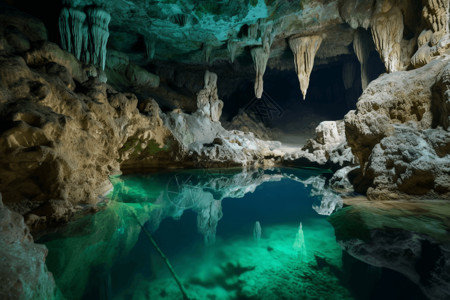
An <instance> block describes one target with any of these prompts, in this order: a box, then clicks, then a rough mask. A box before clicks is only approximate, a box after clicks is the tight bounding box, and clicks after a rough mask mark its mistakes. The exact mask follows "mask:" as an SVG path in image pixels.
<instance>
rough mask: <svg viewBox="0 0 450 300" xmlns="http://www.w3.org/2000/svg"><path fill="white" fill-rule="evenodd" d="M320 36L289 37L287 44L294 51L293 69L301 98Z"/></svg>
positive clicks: (317, 48) (304, 95)
mask: <svg viewBox="0 0 450 300" xmlns="http://www.w3.org/2000/svg"><path fill="white" fill-rule="evenodd" d="M322 39H323V38H322V36H318V35H315V36H305V37H299V38H291V39H289V46H290V48H291V50H292V52H293V53H294V63H295V71H296V72H297V76H298V81H299V83H300V89H301V90H302V94H303V100H305V98H306V92H307V90H308V86H309V76H310V75H311V71H312V69H313V66H314V58H315V56H316V53H317V50H319V47H320V44H321V43H322Z"/></svg>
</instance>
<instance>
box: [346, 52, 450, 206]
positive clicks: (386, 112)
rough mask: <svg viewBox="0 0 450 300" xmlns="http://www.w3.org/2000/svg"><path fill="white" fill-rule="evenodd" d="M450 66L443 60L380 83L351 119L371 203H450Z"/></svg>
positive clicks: (349, 129) (350, 137) (351, 137)
mask: <svg viewBox="0 0 450 300" xmlns="http://www.w3.org/2000/svg"><path fill="white" fill-rule="evenodd" d="M448 63H449V57H448V56H443V57H441V58H438V59H436V60H434V61H432V62H430V63H429V64H427V65H426V66H424V67H422V68H419V69H416V70H411V71H408V72H395V73H393V74H389V75H385V76H382V77H380V78H379V79H377V80H375V81H373V82H372V83H371V84H370V85H369V87H368V88H367V89H366V90H365V92H364V93H363V95H362V96H361V98H360V99H359V101H358V103H357V110H356V111H351V112H349V113H348V114H347V115H346V117H345V131H346V136H347V142H348V144H349V146H350V147H351V148H352V151H353V153H354V155H355V156H356V157H357V158H358V160H359V162H360V165H361V170H362V171H363V173H364V177H365V178H366V179H368V180H370V181H371V182H372V184H371V187H370V188H369V189H368V190H367V195H368V196H369V198H373V199H393V198H395V199H397V198H400V197H406V198H411V197H416V198H420V197H422V198H424V197H425V198H430V197H431V198H433V197H435V198H449V184H448V182H449V177H448V165H449V162H450V161H449V160H450V156H449V155H448V154H449V150H448V144H449V143H450V137H449V135H448V133H447V131H445V130H448V129H447V126H448V110H447V107H448V89H447V88H448V86H447V84H446V82H447V81H448V78H447V77H448V67H447V66H448ZM438 108H442V109H438ZM437 126H441V127H443V128H444V129H445V130H443V129H442V128H439V127H438V128H436V127H437Z"/></svg>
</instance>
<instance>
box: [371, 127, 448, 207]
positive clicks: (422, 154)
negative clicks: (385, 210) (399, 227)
mask: <svg viewBox="0 0 450 300" xmlns="http://www.w3.org/2000/svg"><path fill="white" fill-rule="evenodd" d="M449 172H450V133H449V132H447V131H444V130H442V129H427V130H423V131H421V130H417V128H414V127H413V126H403V125H396V126H395V133H394V135H392V136H389V137H386V138H384V139H382V140H381V142H380V143H379V144H377V145H376V146H375V147H374V149H373V150H372V155H371V156H370V159H369V162H368V166H367V170H366V173H367V176H370V177H372V178H373V187H371V188H369V189H368V191H367V195H368V197H370V198H371V199H380V200H384V199H386V198H389V199H408V198H412V197H415V196H420V198H421V199H424V198H428V199H444V198H445V199H450V185H449V182H450V175H449Z"/></svg>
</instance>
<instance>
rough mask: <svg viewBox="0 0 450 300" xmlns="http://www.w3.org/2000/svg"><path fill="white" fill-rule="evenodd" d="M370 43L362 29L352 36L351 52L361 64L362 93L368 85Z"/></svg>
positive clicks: (368, 36)
mask: <svg viewBox="0 0 450 300" xmlns="http://www.w3.org/2000/svg"><path fill="white" fill-rule="evenodd" d="M371 44H372V41H371V40H370V35H369V33H368V32H367V31H366V30H364V29H358V30H356V31H355V35H354V36H353V50H354V51H355V54H356V57H358V61H359V63H360V64H361V85H362V89H363V91H364V90H365V89H366V87H367V86H368V85H369V75H368V73H367V71H368V70H367V66H368V63H367V62H368V60H369V55H370V48H371Z"/></svg>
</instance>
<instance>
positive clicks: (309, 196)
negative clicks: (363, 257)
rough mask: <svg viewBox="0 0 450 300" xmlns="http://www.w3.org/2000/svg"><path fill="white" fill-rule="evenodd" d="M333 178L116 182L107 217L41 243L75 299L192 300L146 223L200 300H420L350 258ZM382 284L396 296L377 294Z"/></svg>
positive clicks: (189, 175) (283, 172)
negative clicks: (403, 299)
mask: <svg viewBox="0 0 450 300" xmlns="http://www.w3.org/2000/svg"><path fill="white" fill-rule="evenodd" d="M326 176H327V174H320V173H318V172H316V171H305V170H294V169H273V170H255V171H247V172H242V171H237V170H228V171H224V170H213V171H211V170H209V171H205V170H190V171H182V172H179V171H177V172H161V173H158V174H146V175H127V176H121V177H115V178H112V182H113V184H114V191H113V192H111V194H110V195H109V196H108V197H109V203H108V205H106V206H105V208H104V209H103V210H101V211H100V212H98V213H96V214H94V215H88V216H85V217H82V218H80V219H78V220H77V221H75V222H73V223H71V224H69V225H68V226H66V228H64V230H62V231H60V232H58V233H56V234H52V235H48V236H46V237H45V238H43V239H42V240H41V242H44V243H45V244H46V245H47V247H48V248H49V255H48V259H47V265H48V268H49V270H50V271H52V272H53V274H54V276H55V280H56V282H57V285H58V287H59V288H60V290H61V293H62V295H64V297H65V298H67V299H182V294H181V292H180V289H179V287H178V285H177V284H176V282H175V280H174V278H173V275H172V274H171V273H170V272H169V271H168V268H167V266H166V264H165V263H164V261H163V260H162V259H161V257H160V255H159V254H158V252H157V251H156V250H155V248H154V246H153V245H152V244H151V243H150V241H149V238H148V236H147V235H146V234H145V233H144V232H143V231H142V229H141V227H140V225H139V223H141V224H144V226H145V228H146V230H148V232H149V233H151V236H152V238H153V240H154V241H155V242H156V243H157V245H158V246H159V248H160V249H161V250H162V252H163V253H164V254H165V255H166V256H167V258H168V259H169V260H170V263H171V265H172V266H173V269H174V271H175V272H176V274H177V275H178V277H179V278H180V280H181V281H182V283H183V286H184V288H185V290H186V293H187V294H188V296H189V298H192V299H376V298H373V296H374V295H376V296H377V295H378V296H380V297H383V298H384V299H390V297H389V296H392V295H394V296H395V295H397V294H401V295H403V296H405V295H407V293H408V291H409V293H412V294H413V295H415V296H414V297H412V298H409V299H420V297H421V292H420V291H419V290H418V289H417V288H416V287H414V286H412V287H411V284H410V283H409V282H408V281H407V280H406V279H404V278H403V277H401V276H397V275H393V274H391V273H389V272H388V271H386V270H384V269H381V268H376V267H371V266H369V265H366V264H364V263H362V262H359V261H356V260H355V259H353V258H352V257H350V256H349V255H348V254H346V253H345V252H343V251H342V249H341V247H340V245H339V244H338V243H337V242H336V237H335V231H334V228H333V226H332V225H331V224H330V223H329V222H328V221H327V217H328V216H327V215H328V214H330V213H331V212H332V211H335V210H338V209H340V208H341V207H342V203H341V201H340V198H339V197H338V195H336V194H334V193H333V192H332V191H331V190H330V189H328V188H327V187H326V184H325V183H326ZM138 221H139V223H138ZM361 276H364V279H361ZM391 279H395V280H397V282H401V284H400V286H399V285H392V284H391V285H390V284H389V282H390V280H391ZM383 287H387V288H389V289H391V290H390V291H389V292H388V293H385V294H383V293H382V292H375V290H377V291H378V290H382V289H383ZM392 289H393V290H392ZM395 289H398V291H395ZM405 293H406V294H405ZM391 299H396V298H395V297H394V298H391Z"/></svg>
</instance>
